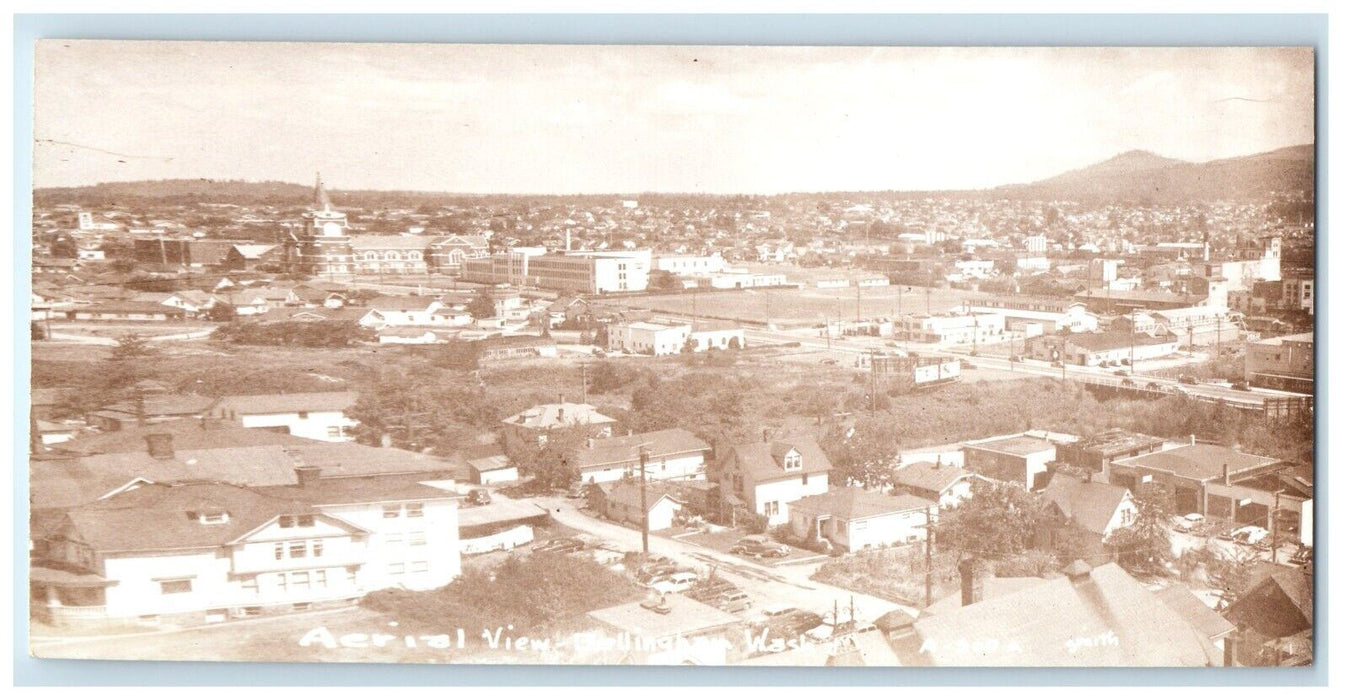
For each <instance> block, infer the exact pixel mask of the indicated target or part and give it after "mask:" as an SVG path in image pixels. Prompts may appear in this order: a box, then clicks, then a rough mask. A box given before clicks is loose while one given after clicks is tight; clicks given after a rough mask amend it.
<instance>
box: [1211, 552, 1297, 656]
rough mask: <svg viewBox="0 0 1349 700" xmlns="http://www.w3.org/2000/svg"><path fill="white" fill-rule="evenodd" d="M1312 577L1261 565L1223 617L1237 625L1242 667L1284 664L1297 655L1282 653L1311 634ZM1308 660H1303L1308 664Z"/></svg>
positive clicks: (1287, 569)
mask: <svg viewBox="0 0 1349 700" xmlns="http://www.w3.org/2000/svg"><path fill="white" fill-rule="evenodd" d="M1311 578H1312V577H1311V574H1310V573H1309V572H1308V571H1305V570H1302V569H1296V568H1292V567H1287V566H1280V565H1276V564H1268V565H1262V566H1261V567H1260V568H1259V569H1258V573H1257V575H1256V576H1255V577H1254V581H1253V583H1252V584H1251V585H1250V587H1248V588H1247V589H1246V590H1245V591H1243V592H1242V593H1241V594H1240V596H1239V597H1238V598H1237V599H1236V601H1234V602H1233V603H1232V604H1231V605H1230V606H1228V608H1227V609H1226V610H1224V611H1223V617H1225V618H1227V620H1228V621H1229V622H1231V623H1232V624H1234V625H1236V628H1237V633H1236V644H1235V657H1236V660H1237V662H1238V663H1241V664H1243V665H1287V664H1288V663H1289V659H1290V657H1292V659H1293V661H1294V662H1295V663H1296V662H1301V661H1304V660H1303V659H1297V655H1296V654H1287V653H1286V652H1284V651H1283V649H1284V648H1285V646H1286V645H1287V644H1288V640H1295V639H1296V638H1298V637H1299V636H1300V635H1305V634H1308V633H1310V631H1311V629H1312V625H1313V623H1314V622H1315V617H1314V614H1313V608H1312V580H1311ZM1310 661H1311V659H1310V657H1309V655H1308V658H1306V659H1305V662H1307V663H1310Z"/></svg>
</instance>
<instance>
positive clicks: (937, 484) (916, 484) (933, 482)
mask: <svg viewBox="0 0 1349 700" xmlns="http://www.w3.org/2000/svg"><path fill="white" fill-rule="evenodd" d="M970 476H973V474H971V473H970V472H967V471H965V470H964V469H961V468H960V467H957V466H954V465H951V464H942V465H938V464H936V463H935V462H914V463H913V464H910V465H908V466H906V467H900V468H899V469H896V470H895V472H894V476H892V477H891V482H892V483H894V484H895V485H896V486H908V487H911V488H916V489H921V490H923V491H931V492H933V493H941V492H942V491H945V490H946V488H947V487H948V486H950V485H951V484H954V483H956V482H957V481H959V480H961V479H964V478H968V477H970Z"/></svg>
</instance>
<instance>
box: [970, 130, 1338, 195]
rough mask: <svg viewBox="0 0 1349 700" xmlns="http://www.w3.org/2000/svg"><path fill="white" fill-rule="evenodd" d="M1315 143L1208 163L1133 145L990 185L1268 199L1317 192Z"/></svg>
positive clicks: (1024, 190) (1050, 191)
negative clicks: (1086, 162)
mask: <svg viewBox="0 0 1349 700" xmlns="http://www.w3.org/2000/svg"><path fill="white" fill-rule="evenodd" d="M1315 150H1316V149H1315V148H1314V147H1313V146H1312V145H1310V144H1308V145H1303V146H1289V147H1288V148H1280V149H1278V150H1276V151H1269V152H1267V153H1257V154H1254V155H1249V156H1241V157H1238V158H1225V159H1222V160H1211V161H1208V162H1204V163H1192V162H1189V161H1183V160H1176V159H1174V158H1164V157H1162V156H1159V155H1157V154H1155V153H1150V152H1148V151H1129V152H1127V153H1121V154H1120V155H1117V156H1115V157H1114V158H1111V159H1109V160H1105V161H1102V162H1100V163H1097V164H1095V165H1090V166H1087V167H1085V168H1081V169H1079V170H1070V171H1068V172H1066V173H1063V174H1062V175H1056V176H1054V177H1051V178H1048V179H1046V180H1040V181H1038V182H1032V183H1027V184H1021V185H1004V186H1002V187H995V188H993V189H991V190H987V193H988V194H989V195H992V196H996V197H1000V198H1006V199H1024V200H1039V201H1047V200H1072V201H1081V202H1119V203H1122V204H1123V203H1140V204H1149V203H1157V204H1167V203H1184V202H1193V201H1214V200H1236V201H1240V200H1263V199H1268V198H1269V196H1270V195H1271V194H1277V195H1304V196H1308V197H1310V196H1311V193H1312V190H1313V189H1314V183H1315Z"/></svg>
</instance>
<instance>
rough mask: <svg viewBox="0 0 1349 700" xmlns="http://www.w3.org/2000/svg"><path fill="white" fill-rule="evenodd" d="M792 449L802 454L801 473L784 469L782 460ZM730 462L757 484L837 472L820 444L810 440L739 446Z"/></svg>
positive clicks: (752, 443)
mask: <svg viewBox="0 0 1349 700" xmlns="http://www.w3.org/2000/svg"><path fill="white" fill-rule="evenodd" d="M792 449H795V450H796V451H797V452H798V453H800V454H801V469H799V470H797V469H794V470H792V471H786V470H784V469H783V468H782V458H783V457H784V456H785V455H786V454H787V453H788V452H789V451H791V450H792ZM726 459H727V463H729V464H730V465H731V466H732V468H733V469H735V470H737V471H739V472H740V473H741V474H742V475H744V477H745V478H746V479H747V480H748V481H750V482H751V483H756V484H759V483H764V482H768V481H780V480H782V479H791V478H800V477H801V474H803V473H804V474H824V473H827V472H829V471H831V470H833V468H834V465H833V464H832V463H830V461H829V457H827V456H825V454H824V450H822V449H820V445H819V443H817V442H815V441H814V440H813V439H811V438H808V437H792V438H785V439H782V440H775V441H773V442H751V443H749V444H745V445H735V446H734V447H732V448H731V449H730V453H729V455H728V457H727V458H726Z"/></svg>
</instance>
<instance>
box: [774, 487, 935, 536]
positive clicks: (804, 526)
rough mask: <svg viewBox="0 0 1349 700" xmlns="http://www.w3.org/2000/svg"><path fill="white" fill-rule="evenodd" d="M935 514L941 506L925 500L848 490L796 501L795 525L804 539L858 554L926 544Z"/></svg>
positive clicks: (854, 488)
mask: <svg viewBox="0 0 1349 700" xmlns="http://www.w3.org/2000/svg"><path fill="white" fill-rule="evenodd" d="M936 510H937V504H936V502H934V501H929V500H928V499H926V498H920V497H918V496H912V495H908V494H900V495H897V496H896V495H887V494H884V493H878V492H874V491H865V490H863V489H860V488H857V487H854V486H845V487H842V488H835V489H831V490H829V491H826V492H825V493H822V494H819V495H815V496H806V497H805V498H801V499H799V500H796V501H794V502H792V505H791V524H792V532H793V534H795V535H796V536H797V537H799V538H802V539H804V540H807V541H814V540H827V541H828V542H830V543H832V544H833V545H834V546H835V547H839V548H841V549H842V550H843V551H845V552H856V551H859V550H862V549H867V548H870V547H889V546H892V545H896V544H904V543H907V542H916V541H918V540H920V539H922V538H923V537H925V536H926V533H927V527H928V525H929V524H930V523H931V520H930V518H931V517H933V516H935V515H936Z"/></svg>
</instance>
